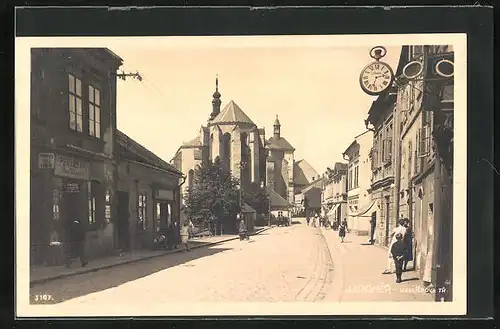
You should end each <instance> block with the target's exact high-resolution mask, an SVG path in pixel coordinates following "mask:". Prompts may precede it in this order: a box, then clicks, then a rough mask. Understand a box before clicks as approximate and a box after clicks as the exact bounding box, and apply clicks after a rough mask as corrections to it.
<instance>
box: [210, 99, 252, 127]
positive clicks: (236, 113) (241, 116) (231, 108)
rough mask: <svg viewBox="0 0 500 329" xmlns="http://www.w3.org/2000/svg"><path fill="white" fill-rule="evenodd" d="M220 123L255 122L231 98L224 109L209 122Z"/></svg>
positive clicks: (250, 123)
mask: <svg viewBox="0 0 500 329" xmlns="http://www.w3.org/2000/svg"><path fill="white" fill-rule="evenodd" d="M220 123H231V124H237V123H243V124H249V125H253V126H255V123H254V122H253V121H252V120H251V119H250V118H249V117H248V115H246V114H245V112H243V110H242V109H241V108H240V107H239V106H238V104H236V103H235V102H234V101H233V100H231V101H230V102H229V103H228V104H227V105H226V106H224V109H222V111H221V112H220V113H219V114H218V115H217V116H216V117H215V118H214V120H213V121H212V122H211V124H220Z"/></svg>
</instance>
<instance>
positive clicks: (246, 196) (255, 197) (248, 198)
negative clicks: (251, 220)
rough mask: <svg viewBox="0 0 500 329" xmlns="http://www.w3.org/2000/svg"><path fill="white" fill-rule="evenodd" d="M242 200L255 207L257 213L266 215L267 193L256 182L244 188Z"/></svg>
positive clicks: (267, 210)
mask: <svg viewBox="0 0 500 329" xmlns="http://www.w3.org/2000/svg"><path fill="white" fill-rule="evenodd" d="M243 201H244V202H245V203H246V204H248V205H249V206H250V207H252V208H253V209H255V211H256V212H257V214H264V215H266V214H267V213H268V212H269V193H267V191H266V189H265V188H261V187H260V185H259V184H257V183H252V184H250V185H249V186H247V187H245V188H244V190H243Z"/></svg>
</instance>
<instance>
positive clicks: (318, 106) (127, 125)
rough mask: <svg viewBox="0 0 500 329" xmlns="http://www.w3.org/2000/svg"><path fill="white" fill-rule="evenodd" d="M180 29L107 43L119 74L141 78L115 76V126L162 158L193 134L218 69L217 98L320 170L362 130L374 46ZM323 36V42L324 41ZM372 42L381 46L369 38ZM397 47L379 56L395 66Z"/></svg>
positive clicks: (209, 107) (207, 103)
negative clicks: (146, 39) (170, 34)
mask: <svg viewBox="0 0 500 329" xmlns="http://www.w3.org/2000/svg"><path fill="white" fill-rule="evenodd" d="M295 38H298V39H292V38H290V37H288V38H287V37H274V38H269V37H267V38H266V37H231V38H230V37H226V38H224V37H184V38H182V40H180V38H175V39H176V40H172V39H174V38H162V39H160V40H157V41H156V42H150V43H142V44H140V43H136V42H127V43H126V42H120V43H117V44H116V45H113V43H109V45H108V48H109V49H110V50H112V51H113V52H114V53H116V54H117V55H118V56H120V57H121V58H122V59H123V61H124V64H123V66H122V67H121V70H123V71H124V72H127V73H129V72H139V73H140V75H141V76H142V77H143V80H142V81H139V80H135V79H127V80H125V81H123V80H118V88H117V125H118V129H120V130H121V131H123V132H124V133H126V134H127V135H129V136H130V137H132V138H133V139H135V140H136V141H137V142H139V143H141V144H142V145H144V146H145V147H147V148H148V149H150V150H151V151H152V152H154V153H155V154H157V155H158V156H159V157H161V158H162V159H164V160H166V161H170V159H171V158H172V157H173V156H174V155H175V152H176V151H177V149H178V147H179V146H180V145H181V144H182V143H183V142H187V141H190V140H192V139H193V138H194V137H196V135H197V133H198V131H199V129H200V127H201V125H206V122H207V119H208V117H209V115H210V113H211V111H212V104H211V101H212V94H213V92H214V91H215V78H216V75H218V76H219V91H220V93H221V94H222V96H221V100H222V106H221V110H222V109H223V107H224V106H225V105H226V104H227V103H229V102H230V101H231V100H233V101H234V102H236V104H238V105H239V106H240V108H241V109H242V110H243V111H244V112H245V113H246V114H247V115H248V116H249V117H250V118H251V119H252V120H253V121H254V123H255V124H256V125H257V126H258V127H264V128H265V130H266V137H270V136H272V133H273V126H272V125H273V123H274V120H275V118H276V115H279V120H280V123H281V136H283V137H285V138H286V139H287V140H288V141H289V142H290V143H291V144H292V145H293V146H294V147H295V149H296V151H295V159H296V160H299V159H305V160H306V161H307V162H308V163H309V164H311V165H312V166H313V168H314V169H315V170H316V171H317V172H318V173H322V172H324V171H325V170H326V167H327V166H332V165H333V164H334V163H335V162H336V161H343V160H342V152H343V151H344V150H345V149H346V148H347V147H348V146H349V144H350V143H351V142H352V141H353V138H354V137H355V136H356V135H359V134H361V133H363V132H364V131H365V130H366V129H365V125H364V121H363V120H364V119H366V117H367V113H368V110H369V108H370V105H371V104H372V102H373V101H374V99H375V98H374V97H372V96H369V95H367V94H365V93H364V92H363V91H362V90H361V88H360V86H359V74H360V71H361V70H362V68H363V67H364V66H366V65H367V64H368V63H370V62H371V61H373V59H372V58H371V57H369V50H370V49H371V47H373V46H374V45H366V46H352V45H345V43H344V44H342V43H339V42H334V40H328V39H325V38H322V39H318V38H317V37H314V36H311V37H295ZM325 41H326V42H325ZM375 45H377V44H375ZM400 51H401V47H400V46H391V47H387V55H386V57H385V58H384V59H383V61H385V62H387V63H388V64H389V65H391V66H392V67H393V69H394V70H395V69H396V66H397V63H398V59H399V55H400Z"/></svg>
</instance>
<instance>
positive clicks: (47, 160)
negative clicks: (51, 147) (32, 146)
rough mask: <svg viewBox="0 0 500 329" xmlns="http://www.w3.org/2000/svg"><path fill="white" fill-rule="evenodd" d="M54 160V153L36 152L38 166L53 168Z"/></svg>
mask: <svg viewBox="0 0 500 329" xmlns="http://www.w3.org/2000/svg"><path fill="white" fill-rule="evenodd" d="M55 162H56V157H55V155H54V153H38V168H40V169H53V168H54V164H55Z"/></svg>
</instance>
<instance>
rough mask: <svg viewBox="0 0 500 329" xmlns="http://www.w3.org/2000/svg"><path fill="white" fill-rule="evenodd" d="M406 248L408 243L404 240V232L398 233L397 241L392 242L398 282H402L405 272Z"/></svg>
mask: <svg viewBox="0 0 500 329" xmlns="http://www.w3.org/2000/svg"><path fill="white" fill-rule="evenodd" d="M405 250H406V245H405V243H404V241H403V234H401V233H397V234H396V242H394V243H393V244H392V247H391V253H392V257H393V258H394V264H395V265H396V282H397V283H400V282H402V280H401V275H402V274H403V258H404V253H405Z"/></svg>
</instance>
